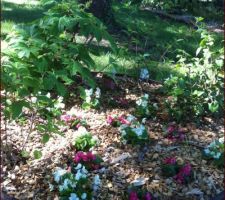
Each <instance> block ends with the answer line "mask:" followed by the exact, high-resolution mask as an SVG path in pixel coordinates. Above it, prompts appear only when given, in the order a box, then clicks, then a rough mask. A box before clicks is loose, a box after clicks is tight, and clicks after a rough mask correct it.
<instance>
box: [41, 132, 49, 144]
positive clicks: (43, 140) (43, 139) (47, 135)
mask: <svg viewBox="0 0 225 200" xmlns="http://www.w3.org/2000/svg"><path fill="white" fill-rule="evenodd" d="M49 139H50V135H49V134H47V133H45V134H44V135H43V136H42V142H43V143H44V144H45V143H47V142H48V141H49Z"/></svg>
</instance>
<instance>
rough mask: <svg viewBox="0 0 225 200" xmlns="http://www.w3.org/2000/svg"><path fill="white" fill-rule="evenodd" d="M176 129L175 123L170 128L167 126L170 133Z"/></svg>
mask: <svg viewBox="0 0 225 200" xmlns="http://www.w3.org/2000/svg"><path fill="white" fill-rule="evenodd" d="M174 131H175V126H174V125H170V126H169V127H168V128H167V132H168V133H172V132H174Z"/></svg>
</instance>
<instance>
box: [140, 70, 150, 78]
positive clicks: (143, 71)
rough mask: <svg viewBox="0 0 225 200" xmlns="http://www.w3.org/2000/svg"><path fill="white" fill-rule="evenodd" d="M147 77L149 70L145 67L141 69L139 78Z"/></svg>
mask: <svg viewBox="0 0 225 200" xmlns="http://www.w3.org/2000/svg"><path fill="white" fill-rule="evenodd" d="M148 78H149V72H148V69H147V68H144V69H141V73H140V79H142V80H145V79H148Z"/></svg>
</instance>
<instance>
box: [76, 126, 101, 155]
mask: <svg viewBox="0 0 225 200" xmlns="http://www.w3.org/2000/svg"><path fill="white" fill-rule="evenodd" d="M78 131H79V129H78ZM78 134H79V135H78V136H77V137H76V139H75V142H74V147H75V148H76V150H77V151H89V150H90V149H91V148H92V147H94V146H96V144H97V143H98V140H97V138H95V137H93V136H92V135H91V133H89V132H87V131H86V129H85V130H82V131H81V132H80V133H78Z"/></svg>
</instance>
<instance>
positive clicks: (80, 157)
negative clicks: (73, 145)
mask: <svg viewBox="0 0 225 200" xmlns="http://www.w3.org/2000/svg"><path fill="white" fill-rule="evenodd" d="M83 155H84V153H83V152H82V151H79V152H77V153H76V155H75V157H74V159H73V160H74V162H76V163H79V162H80V161H81V160H83Z"/></svg>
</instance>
